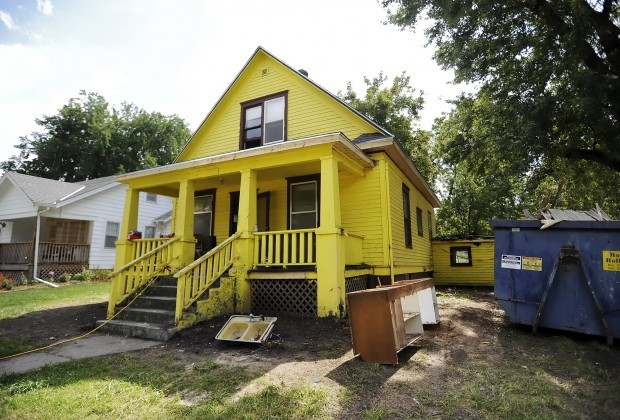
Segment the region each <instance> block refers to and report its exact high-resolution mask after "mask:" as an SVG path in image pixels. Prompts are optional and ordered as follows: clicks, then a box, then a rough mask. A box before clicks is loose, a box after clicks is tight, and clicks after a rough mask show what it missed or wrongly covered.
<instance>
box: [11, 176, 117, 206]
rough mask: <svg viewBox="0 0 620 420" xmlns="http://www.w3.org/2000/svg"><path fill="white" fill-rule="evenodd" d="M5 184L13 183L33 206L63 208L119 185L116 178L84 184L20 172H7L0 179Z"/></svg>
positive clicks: (100, 179)
mask: <svg viewBox="0 0 620 420" xmlns="http://www.w3.org/2000/svg"><path fill="white" fill-rule="evenodd" d="M4 182H11V183H12V184H13V185H14V186H15V187H16V188H17V189H19V190H20V191H22V192H23V193H24V195H25V196H26V197H27V198H28V199H29V200H30V201H31V202H32V204H34V205H41V206H50V207H62V206H63V205H65V204H68V203H70V202H74V201H77V200H79V199H82V198H85V197H87V196H90V195H92V194H94V193H96V192H99V191H102V190H105V189H108V188H110V187H113V186H115V185H119V183H118V182H116V181H115V180H114V176H108V177H104V178H96V179H91V180H87V181H82V182H64V181H56V180H53V179H47V178H41V177H37V176H31V175H24V174H20V173H18V172H5V174H4V175H3V176H2V178H0V184H2V183H4Z"/></svg>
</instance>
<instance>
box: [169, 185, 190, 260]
mask: <svg viewBox="0 0 620 420" xmlns="http://www.w3.org/2000/svg"><path fill="white" fill-rule="evenodd" d="M175 219H176V220H175V226H174V228H175V235H176V236H180V237H181V239H180V240H178V241H177V242H175V243H174V244H173V255H174V257H173V258H175V259H178V263H175V267H173V268H177V269H180V268H183V267H184V266H186V265H187V264H189V263H191V262H192V261H194V252H195V249H196V239H195V238H194V181H192V180H183V181H181V182H180V183H179V198H178V199H177V203H176V214H175ZM177 265H178V266H177Z"/></svg>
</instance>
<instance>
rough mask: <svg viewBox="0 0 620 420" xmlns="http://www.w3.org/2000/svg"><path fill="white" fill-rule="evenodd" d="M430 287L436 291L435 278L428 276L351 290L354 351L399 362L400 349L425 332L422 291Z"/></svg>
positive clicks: (367, 357) (381, 360) (379, 360)
mask: <svg viewBox="0 0 620 420" xmlns="http://www.w3.org/2000/svg"><path fill="white" fill-rule="evenodd" d="M429 288H431V289H432V290H433V291H434V283H433V279H431V278H425V279H419V280H408V281H406V282H401V283H396V284H394V285H390V286H383V287H378V288H376V289H368V290H361V291H358V292H352V293H348V294H347V305H348V311H349V320H350V324H351V338H352V340H353V354H355V355H357V354H359V355H360V357H361V358H362V360H364V361H366V362H375V363H381V364H392V365H395V364H398V352H399V351H401V350H402V349H404V348H405V347H407V346H409V345H410V344H412V343H413V342H414V341H415V340H417V339H418V338H419V337H420V336H421V335H422V334H423V332H424V328H423V325H422V316H421V314H420V301H419V296H418V294H419V292H420V291H422V290H425V289H429ZM431 295H432V296H434V293H431V294H430V295H429V294H428V293H427V294H425V296H431ZM427 306H428V305H427ZM437 319H438V317H437Z"/></svg>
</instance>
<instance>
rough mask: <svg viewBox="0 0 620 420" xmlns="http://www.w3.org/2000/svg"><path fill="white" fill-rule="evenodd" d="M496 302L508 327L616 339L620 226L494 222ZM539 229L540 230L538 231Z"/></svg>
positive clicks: (619, 310) (619, 323) (618, 329)
mask: <svg viewBox="0 0 620 420" xmlns="http://www.w3.org/2000/svg"><path fill="white" fill-rule="evenodd" d="M491 226H493V228H494V229H495V297H496V298H497V299H498V300H499V303H500V305H501V306H502V308H503V309H504V310H505V311H506V314H507V315H508V316H509V317H510V319H511V321H512V322H515V323H519V324H525V325H532V328H533V331H534V332H536V330H537V328H538V327H546V328H553V329H559V330H566V331H575V332H579V333H585V334H592V335H600V336H605V337H607V342H608V344H612V343H613V338H614V337H616V338H618V337H620V222H618V221H569V220H562V221H554V223H551V224H549V225H548V226H547V225H545V224H544V223H542V222H541V221H539V220H495V221H491ZM541 228H542V229H541Z"/></svg>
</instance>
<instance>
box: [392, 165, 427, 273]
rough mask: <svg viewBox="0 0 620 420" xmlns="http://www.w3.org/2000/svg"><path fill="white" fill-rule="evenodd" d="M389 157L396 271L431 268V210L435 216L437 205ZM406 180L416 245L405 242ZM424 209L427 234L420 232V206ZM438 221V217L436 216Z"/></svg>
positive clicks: (424, 229) (408, 271) (423, 215)
mask: <svg viewBox="0 0 620 420" xmlns="http://www.w3.org/2000/svg"><path fill="white" fill-rule="evenodd" d="M386 160H387V164H388V172H389V189H390V213H391V222H392V244H393V253H394V266H395V267H396V269H395V271H396V274H402V273H411V272H423V271H431V270H432V269H433V258H432V251H431V241H430V239H429V232H428V212H430V213H431V217H432V218H433V219H434V209H433V207H432V205H431V204H430V203H429V202H428V200H426V199H425V198H424V197H423V196H422V194H421V193H420V191H419V190H418V189H417V188H416V187H414V186H413V184H412V183H411V182H409V180H408V179H407V178H406V177H405V175H404V174H403V173H402V171H401V170H400V169H399V168H398V167H397V166H396V165H395V164H394V163H393V162H392V161H391V160H389V159H386ZM403 183H404V184H405V185H406V186H407V188H409V203H410V208H411V239H412V247H411V248H407V247H406V246H405V225H404V213H403V192H402V191H403V190H402V186H403ZM418 207H419V208H420V209H421V210H422V229H423V233H424V235H423V236H419V235H418V225H417V219H416V208H418ZM433 225H434V220H433Z"/></svg>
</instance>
